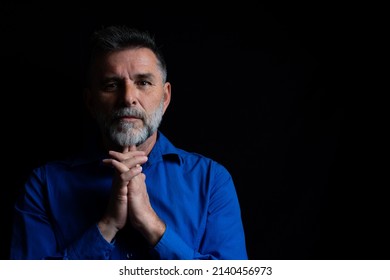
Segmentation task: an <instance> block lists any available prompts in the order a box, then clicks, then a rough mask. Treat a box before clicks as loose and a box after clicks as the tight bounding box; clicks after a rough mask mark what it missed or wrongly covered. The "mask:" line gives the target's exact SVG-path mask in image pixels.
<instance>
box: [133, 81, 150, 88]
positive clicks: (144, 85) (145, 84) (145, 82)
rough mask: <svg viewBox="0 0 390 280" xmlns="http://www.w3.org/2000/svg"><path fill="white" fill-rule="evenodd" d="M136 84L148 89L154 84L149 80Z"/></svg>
mask: <svg viewBox="0 0 390 280" xmlns="http://www.w3.org/2000/svg"><path fill="white" fill-rule="evenodd" d="M136 84H137V85H138V86H140V87H147V86H150V85H152V83H151V82H149V81H147V80H139V81H137V82H136Z"/></svg>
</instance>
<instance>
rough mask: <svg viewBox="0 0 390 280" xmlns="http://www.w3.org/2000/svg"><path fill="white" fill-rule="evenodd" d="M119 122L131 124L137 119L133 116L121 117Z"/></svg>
mask: <svg viewBox="0 0 390 280" xmlns="http://www.w3.org/2000/svg"><path fill="white" fill-rule="evenodd" d="M119 120H121V121H128V122H131V121H136V120H139V118H137V117H134V116H123V117H120V118H119Z"/></svg>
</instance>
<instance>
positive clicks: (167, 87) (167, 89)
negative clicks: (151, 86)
mask: <svg viewBox="0 0 390 280" xmlns="http://www.w3.org/2000/svg"><path fill="white" fill-rule="evenodd" d="M170 102H171V84H170V83H169V82H166V83H165V85H164V113H165V111H166V110H167V108H168V106H169V103H170Z"/></svg>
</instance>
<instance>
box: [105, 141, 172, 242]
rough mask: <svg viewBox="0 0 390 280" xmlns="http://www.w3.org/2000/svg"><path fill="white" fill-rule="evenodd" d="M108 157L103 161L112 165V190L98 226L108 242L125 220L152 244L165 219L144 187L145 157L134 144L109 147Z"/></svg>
mask: <svg viewBox="0 0 390 280" xmlns="http://www.w3.org/2000/svg"><path fill="white" fill-rule="evenodd" d="M109 155H110V156H111V158H109V159H104V160H103V162H104V163H105V164H107V165H110V166H112V167H114V168H115V170H116V172H115V175H114V178H113V180H112V191H111V196H110V200H109V203H108V207H107V210H106V212H105V214H104V215H103V217H102V219H101V220H100V221H99V222H98V227H99V229H100V232H101V233H102V235H103V237H104V238H105V239H106V240H107V241H108V242H111V241H112V240H113V238H114V237H115V235H116V233H117V232H118V231H119V230H121V229H122V228H123V227H124V226H125V225H126V224H127V223H128V222H129V223H130V224H131V226H132V227H134V228H135V229H136V230H138V231H140V232H141V233H142V234H143V236H144V237H145V238H146V240H147V241H148V242H149V243H150V245H155V244H156V243H157V242H158V241H159V240H160V238H161V236H162V235H163V233H164V232H165V228H166V227H165V223H164V222H163V221H162V220H161V219H160V218H159V217H158V216H157V214H156V212H155V211H154V209H153V208H152V206H151V204H150V200H149V195H148V192H147V188H146V183H145V179H146V176H145V174H144V173H142V166H141V165H142V164H144V163H145V162H146V161H147V160H148V157H147V156H146V154H145V152H143V151H137V149H136V147H135V146H131V147H125V148H124V149H123V151H122V153H120V152H116V151H110V152H109Z"/></svg>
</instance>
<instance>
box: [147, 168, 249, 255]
mask: <svg viewBox="0 0 390 280" xmlns="http://www.w3.org/2000/svg"><path fill="white" fill-rule="evenodd" d="M212 169H213V172H212V174H213V175H212V176H211V177H210V192H209V194H208V198H207V200H208V203H207V206H206V207H207V209H208V211H207V217H206V218H205V221H204V226H202V227H204V231H203V234H202V236H200V237H199V239H200V240H199V244H197V248H198V249H197V250H194V249H193V247H192V246H189V244H186V242H185V241H184V240H183V239H182V238H181V237H180V236H179V234H178V233H176V232H175V231H174V230H173V228H172V227H170V226H169V224H168V225H167V229H166V232H165V233H164V235H163V237H162V238H161V240H160V242H159V243H158V244H157V245H156V246H155V248H154V250H155V251H157V253H158V254H159V256H160V258H161V259H233V260H235V259H237V260H238V259H244V260H245V259H247V258H248V257H247V252H246V245H245V236H244V229H243V225H242V220H241V213H240V206H239V201H238V197H237V194H236V191H235V186H234V184H233V180H232V178H231V176H230V174H229V173H228V172H227V170H226V169H225V168H223V167H222V166H220V165H213V167H212ZM214 171H215V172H214Z"/></svg>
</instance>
